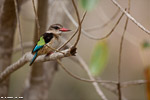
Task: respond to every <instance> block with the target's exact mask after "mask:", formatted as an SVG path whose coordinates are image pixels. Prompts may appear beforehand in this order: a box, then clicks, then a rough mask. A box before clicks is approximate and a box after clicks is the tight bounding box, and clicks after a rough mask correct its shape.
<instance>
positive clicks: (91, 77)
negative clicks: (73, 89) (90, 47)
mask: <svg viewBox="0 0 150 100" xmlns="http://www.w3.org/2000/svg"><path fill="white" fill-rule="evenodd" d="M77 59H78V61H79V62H80V63H81V64H82V65H83V66H82V67H83V68H84V70H85V71H86V72H87V75H88V76H89V78H90V79H91V80H95V78H94V77H93V76H92V74H91V72H90V70H89V68H88V66H87V65H86V63H85V62H84V61H83V59H82V58H81V57H80V56H79V55H77ZM102 84H103V83H102ZM102 84H101V85H102ZM93 86H94V87H95V89H96V91H97V93H98V94H99V95H100V96H101V97H102V98H103V99H104V100H107V98H106V97H105V95H104V93H103V92H102V90H101V89H100V87H99V85H98V83H97V82H94V83H93Z"/></svg>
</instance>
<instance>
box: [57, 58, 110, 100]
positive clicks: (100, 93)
mask: <svg viewBox="0 0 150 100" xmlns="http://www.w3.org/2000/svg"><path fill="white" fill-rule="evenodd" d="M57 62H58V63H59V64H60V65H61V67H62V68H63V69H64V70H65V71H66V72H67V73H68V74H69V75H70V76H72V77H73V78H75V79H78V80H80V81H84V82H94V83H93V85H94V87H95V88H96V90H97V92H98V94H99V95H100V97H101V98H102V99H103V100H107V98H106V97H105V95H104V94H103V92H102V91H101V90H100V88H99V86H98V84H97V83H95V82H97V81H95V80H87V79H83V78H80V77H78V76H76V75H74V74H72V73H71V72H70V71H68V70H67V69H66V68H65V66H64V65H63V64H62V63H61V62H60V60H57ZM101 82H102V83H103V81H101Z"/></svg>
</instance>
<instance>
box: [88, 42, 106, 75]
mask: <svg viewBox="0 0 150 100" xmlns="http://www.w3.org/2000/svg"><path fill="white" fill-rule="evenodd" d="M107 61H108V44H107V41H106V40H105V41H99V42H98V43H97V44H96V46H95V48H94V51H93V54H92V56H91V62H90V71H91V73H92V75H93V76H98V75H99V74H100V73H101V72H102V71H103V69H104V68H105V67H106V64H107Z"/></svg>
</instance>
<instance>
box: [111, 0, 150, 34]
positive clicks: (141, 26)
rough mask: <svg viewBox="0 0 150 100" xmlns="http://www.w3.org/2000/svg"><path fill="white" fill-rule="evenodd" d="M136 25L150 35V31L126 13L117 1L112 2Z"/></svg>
mask: <svg viewBox="0 0 150 100" xmlns="http://www.w3.org/2000/svg"><path fill="white" fill-rule="evenodd" d="M111 1H112V2H113V4H115V5H116V6H117V7H118V8H119V9H120V10H121V11H122V12H123V13H124V14H125V15H126V16H127V17H128V18H129V19H130V20H131V21H132V22H133V23H134V24H136V25H137V26H138V27H139V28H140V29H142V30H143V31H144V32H146V33H147V34H148V35H150V31H149V30H148V29H146V28H145V27H144V26H143V25H142V24H140V23H139V22H138V21H137V20H136V19H135V18H134V17H132V16H131V15H130V14H129V13H128V12H126V11H125V10H124V9H123V8H122V7H121V6H120V4H119V3H118V2H117V1H116V0H111Z"/></svg>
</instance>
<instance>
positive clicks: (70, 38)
mask: <svg viewBox="0 0 150 100" xmlns="http://www.w3.org/2000/svg"><path fill="white" fill-rule="evenodd" d="M85 15H86V11H85V12H84V14H83V17H82V20H81V23H83V20H84V18H85ZM78 30H79V29H77V30H76V31H75V33H74V34H73V35H72V36H70V37H69V39H68V40H67V41H66V42H65V43H64V44H63V45H62V46H60V47H59V48H58V50H60V49H62V48H63V47H65V46H66V45H67V44H68V43H69V42H70V41H71V40H72V38H73V37H74V36H75V35H76V34H77V32H78Z"/></svg>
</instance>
